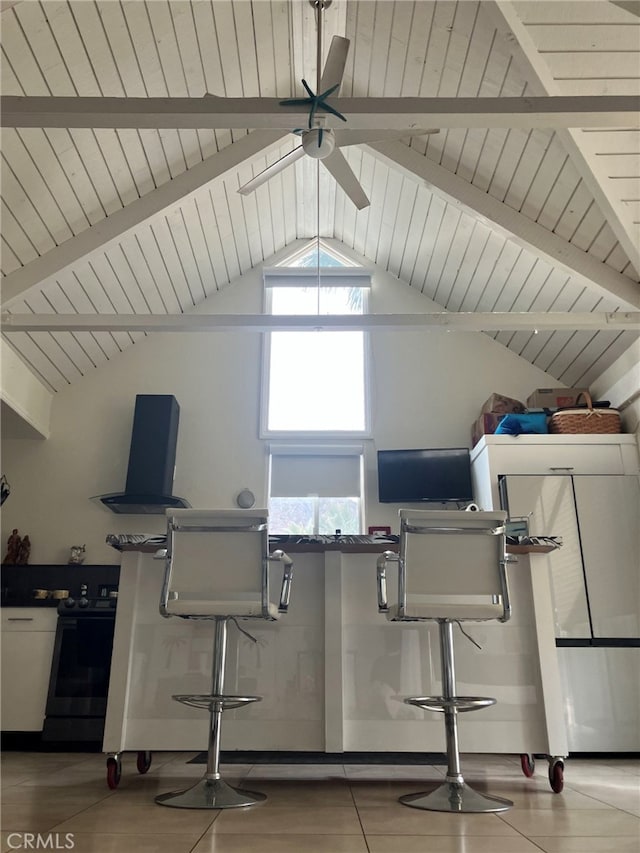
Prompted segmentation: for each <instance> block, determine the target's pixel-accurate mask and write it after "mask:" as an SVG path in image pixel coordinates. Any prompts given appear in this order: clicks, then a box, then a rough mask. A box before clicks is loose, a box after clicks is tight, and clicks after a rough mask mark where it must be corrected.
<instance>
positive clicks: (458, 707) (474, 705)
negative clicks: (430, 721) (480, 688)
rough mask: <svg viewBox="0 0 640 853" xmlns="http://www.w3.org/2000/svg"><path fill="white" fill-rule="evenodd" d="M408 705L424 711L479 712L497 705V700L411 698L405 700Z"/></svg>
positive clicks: (469, 697) (475, 697) (438, 697)
mask: <svg viewBox="0 0 640 853" xmlns="http://www.w3.org/2000/svg"><path fill="white" fill-rule="evenodd" d="M404 701H405V703H406V704H407V705H415V706H416V707H418V708H422V709H423V710H424V711H436V712H438V713H440V714H444V713H445V712H446V711H452V710H455V711H479V710H480V709H481V708H488V707H489V706H491V705H495V704H496V702H497V700H496V699H491V698H489V697H485V696H451V697H447V696H410V697H408V698H407V699H405V700H404Z"/></svg>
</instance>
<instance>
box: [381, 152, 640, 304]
mask: <svg viewBox="0 0 640 853" xmlns="http://www.w3.org/2000/svg"><path fill="white" fill-rule="evenodd" d="M368 147H369V148H370V149H371V150H372V151H373V152H374V154H376V155H377V156H379V157H382V158H383V159H385V160H386V161H387V162H388V163H389V164H390V165H391V166H393V167H396V168H400V169H401V170H402V171H403V172H404V173H405V174H406V175H408V176H409V177H411V178H414V179H417V180H421V181H424V182H426V184H427V185H428V186H429V188H430V189H433V190H434V191H435V192H436V193H437V194H438V195H440V196H442V197H443V198H444V199H445V200H446V201H447V202H448V203H449V204H452V205H456V206H458V207H461V208H463V209H464V210H466V211H467V212H469V213H471V214H472V215H475V216H480V217H482V218H483V219H485V220H488V222H489V225H490V226H491V227H492V228H496V229H497V230H498V231H499V232H500V233H501V234H502V235H503V236H504V237H506V238H507V239H510V240H515V242H517V243H518V244H519V245H520V246H522V247H523V248H525V249H527V250H528V251H530V252H533V253H535V254H536V255H539V256H540V257H541V258H544V259H545V260H546V261H547V262H548V263H550V264H552V265H553V266H559V267H560V268H561V269H563V270H565V271H566V272H567V273H568V274H569V275H572V276H575V277H576V279H577V280H579V281H581V282H582V283H583V284H584V285H585V286H587V287H589V288H590V289H592V290H595V291H596V292H597V293H599V294H600V295H604V296H608V297H611V296H614V297H615V298H616V299H619V300H620V302H621V304H622V306H623V307H624V308H625V309H626V308H633V309H637V308H640V287H639V286H638V284H637V283H636V282H634V281H632V279H630V278H628V277H627V276H625V275H621V274H620V273H618V272H616V271H615V270H614V269H612V268H611V267H609V266H607V265H606V264H604V263H602V262H601V261H599V260H598V259H597V258H594V257H593V256H592V255H589V254H587V252H583V251H582V250H581V249H579V248H578V247H577V246H574V245H572V244H571V243H568V242H567V241H566V240H563V239H562V238H561V237H558V236H557V235H556V234H554V233H553V232H552V231H548V230H547V229H546V228H543V227H542V225H538V223H537V222H534V221H533V220H532V219H529V218H528V217H526V216H524V215H523V214H521V213H519V212H518V211H517V210H514V209H513V208H512V207H509V206H508V205H506V204H504V203H503V202H501V201H498V199H497V198H494V197H493V196H491V195H489V194H488V193H486V192H484V191H483V190H480V189H478V188H477V187H475V186H474V185H473V184H470V183H469V182H468V181H465V180H464V179H463V178H459V177H458V176H457V175H454V174H453V172H450V171H449V170H448V169H445V168H444V167H443V166H439V165H438V164H437V163H434V162H433V161H432V160H429V159H428V158H427V157H424V156H423V155H422V154H419V153H418V152H417V151H414V150H413V149H412V148H409V147H408V146H407V145H404V144H403V143H402V142H379V143H376V144H372V145H370V146H368Z"/></svg>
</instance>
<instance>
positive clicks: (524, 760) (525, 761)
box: [520, 752, 536, 779]
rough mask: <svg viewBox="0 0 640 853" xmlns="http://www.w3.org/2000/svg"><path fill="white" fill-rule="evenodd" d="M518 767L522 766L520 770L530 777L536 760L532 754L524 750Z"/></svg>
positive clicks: (533, 771)
mask: <svg viewBox="0 0 640 853" xmlns="http://www.w3.org/2000/svg"><path fill="white" fill-rule="evenodd" d="M520 767H522V772H523V773H524V775H525V776H526V777H527V779H530V778H531V777H532V776H533V774H534V773H535V769H536V760H535V758H534V757H533V755H528V754H527V753H526V752H523V753H521V755H520Z"/></svg>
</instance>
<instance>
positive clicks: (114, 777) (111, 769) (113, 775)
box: [107, 757, 122, 791]
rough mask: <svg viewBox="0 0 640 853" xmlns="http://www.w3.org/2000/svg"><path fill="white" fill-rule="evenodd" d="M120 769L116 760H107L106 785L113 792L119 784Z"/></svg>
mask: <svg viewBox="0 0 640 853" xmlns="http://www.w3.org/2000/svg"><path fill="white" fill-rule="evenodd" d="M121 773H122V769H121V766H120V762H119V760H118V759H117V758H111V757H109V758H107V785H108V786H109V787H110V788H111V790H112V791H114V790H115V789H116V788H117V787H118V783H119V782H120V775H121Z"/></svg>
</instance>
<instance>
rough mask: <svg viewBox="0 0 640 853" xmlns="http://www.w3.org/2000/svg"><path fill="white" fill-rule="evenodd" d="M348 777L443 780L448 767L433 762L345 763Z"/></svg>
mask: <svg viewBox="0 0 640 853" xmlns="http://www.w3.org/2000/svg"><path fill="white" fill-rule="evenodd" d="M344 772H345V774H346V776H347V779H381V780H384V779H393V780H400V779H406V780H407V781H409V782H410V781H411V780H414V781H416V782H420V780H422V781H424V780H434V781H437V782H442V780H443V778H444V775H445V772H446V768H445V767H439V766H435V767H434V766H433V765H431V764H392V765H389V764H345V765H344Z"/></svg>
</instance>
